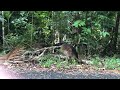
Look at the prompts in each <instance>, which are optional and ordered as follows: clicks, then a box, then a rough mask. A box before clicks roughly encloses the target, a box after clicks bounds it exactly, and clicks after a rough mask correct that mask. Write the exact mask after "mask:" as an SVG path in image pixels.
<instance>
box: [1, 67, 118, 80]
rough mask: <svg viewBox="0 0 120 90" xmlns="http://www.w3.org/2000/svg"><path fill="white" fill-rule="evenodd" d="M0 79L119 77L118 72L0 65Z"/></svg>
mask: <svg viewBox="0 0 120 90" xmlns="http://www.w3.org/2000/svg"><path fill="white" fill-rule="evenodd" d="M0 79H120V74H116V73H103V72H98V71H95V72H87V71H85V72H84V71H73V72H69V73H65V72H60V71H53V70H45V71H40V70H39V71H35V70H22V69H21V70H17V69H16V70H15V69H8V68H5V67H3V66H1V67H0Z"/></svg>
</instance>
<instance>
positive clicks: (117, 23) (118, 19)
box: [113, 12, 120, 53]
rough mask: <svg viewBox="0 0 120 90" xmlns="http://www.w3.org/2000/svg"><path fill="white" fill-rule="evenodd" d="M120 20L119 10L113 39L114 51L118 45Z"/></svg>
mask: <svg viewBox="0 0 120 90" xmlns="http://www.w3.org/2000/svg"><path fill="white" fill-rule="evenodd" d="M119 22H120V13H119V12H117V17H116V25H115V28H114V39H113V50H114V51H113V52H114V53H116V45H117V38H118V29H119Z"/></svg>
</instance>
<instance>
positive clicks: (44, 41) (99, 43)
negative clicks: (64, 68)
mask: <svg viewBox="0 0 120 90" xmlns="http://www.w3.org/2000/svg"><path fill="white" fill-rule="evenodd" d="M119 20H120V12H119V11H0V52H1V55H3V54H7V53H8V52H10V51H11V50H12V49H13V48H15V47H17V46H21V47H25V50H29V51H35V50H39V49H43V50H44V48H45V47H46V48H47V47H49V49H51V47H52V46H55V45H56V44H57V43H66V44H69V45H71V46H72V47H73V48H75V50H76V52H77V53H78V55H79V58H80V59H83V58H86V59H91V58H93V57H94V58H95V60H100V59H101V58H106V57H107V59H109V60H111V61H112V62H114V61H115V60H116V62H117V64H119V65H120V59H119V58H120V28H119V24H120V23H119V22H120V21H119ZM36 48H37V49H36ZM43 52H44V51H42V53H43ZM46 52H48V53H49V54H50V53H53V52H57V50H47V51H46ZM40 55H41V54H40ZM45 58H47V59H48V58H50V56H46V57H43V58H42V60H45ZM113 58H114V59H113ZM52 59H53V58H52ZM109 62H110V61H109ZM116 62H115V63H116ZM94 63H95V64H97V62H95V61H94ZM105 63H106V62H105ZM117 64H116V65H117ZM97 65H99V64H97ZM119 65H118V66H119Z"/></svg>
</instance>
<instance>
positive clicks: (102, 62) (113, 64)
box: [91, 56, 120, 70]
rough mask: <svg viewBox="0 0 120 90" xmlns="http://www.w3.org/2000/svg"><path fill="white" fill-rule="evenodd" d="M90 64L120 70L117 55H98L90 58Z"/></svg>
mask: <svg viewBox="0 0 120 90" xmlns="http://www.w3.org/2000/svg"><path fill="white" fill-rule="evenodd" d="M91 60H92V65H94V66H96V67H98V68H105V69H109V70H113V69H117V70H120V58H118V57H115V56H113V57H105V58H100V57H98V56H96V57H94V58H92V59H91Z"/></svg>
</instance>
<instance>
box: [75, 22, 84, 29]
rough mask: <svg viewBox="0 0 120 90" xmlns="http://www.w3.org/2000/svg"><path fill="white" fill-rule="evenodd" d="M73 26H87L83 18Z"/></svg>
mask: <svg viewBox="0 0 120 90" xmlns="http://www.w3.org/2000/svg"><path fill="white" fill-rule="evenodd" d="M73 26H75V27H77V28H78V27H81V26H85V21H82V20H77V21H75V22H74V24H73Z"/></svg>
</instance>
